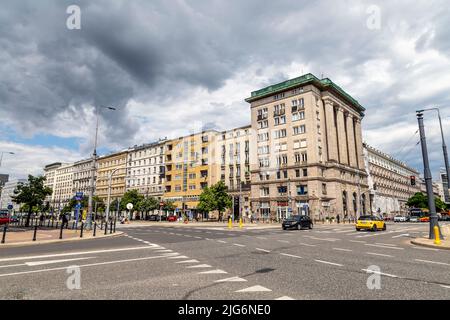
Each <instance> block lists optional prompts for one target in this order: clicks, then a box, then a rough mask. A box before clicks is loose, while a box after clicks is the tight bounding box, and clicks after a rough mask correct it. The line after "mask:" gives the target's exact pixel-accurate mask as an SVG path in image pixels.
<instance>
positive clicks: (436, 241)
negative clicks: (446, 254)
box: [433, 226, 441, 245]
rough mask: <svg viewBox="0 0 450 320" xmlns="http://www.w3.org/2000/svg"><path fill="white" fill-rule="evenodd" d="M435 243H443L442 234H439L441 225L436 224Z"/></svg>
mask: <svg viewBox="0 0 450 320" xmlns="http://www.w3.org/2000/svg"><path fill="white" fill-rule="evenodd" d="M433 229H434V244H436V245H440V244H441V235H440V234H439V227H438V226H434V228H433Z"/></svg>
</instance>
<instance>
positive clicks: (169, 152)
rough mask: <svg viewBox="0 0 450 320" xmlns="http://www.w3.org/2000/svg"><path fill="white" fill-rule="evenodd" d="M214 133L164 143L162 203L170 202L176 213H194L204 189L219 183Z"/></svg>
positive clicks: (202, 133) (209, 132)
mask: <svg viewBox="0 0 450 320" xmlns="http://www.w3.org/2000/svg"><path fill="white" fill-rule="evenodd" d="M217 134H218V132H217V131H215V130H206V131H203V132H200V133H194V134H191V135H189V136H185V137H180V138H177V139H173V140H169V141H167V142H166V152H165V153H166V155H165V159H164V161H165V167H166V169H165V182H164V200H169V201H173V202H174V204H175V206H176V207H177V211H182V212H185V213H187V214H189V213H192V214H195V213H197V210H196V208H197V205H198V201H199V196H200V194H201V193H202V191H203V189H204V188H205V187H207V186H211V185H213V184H215V183H217V182H218V181H219V178H220V177H219V176H218V170H217V169H218V168H217V166H218V164H217V163H216V162H215V159H216V155H215V153H216V150H215V141H216V138H217Z"/></svg>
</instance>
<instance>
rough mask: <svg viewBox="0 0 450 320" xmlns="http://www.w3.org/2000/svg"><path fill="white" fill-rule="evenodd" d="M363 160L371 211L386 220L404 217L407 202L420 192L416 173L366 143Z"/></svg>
mask: <svg viewBox="0 0 450 320" xmlns="http://www.w3.org/2000/svg"><path fill="white" fill-rule="evenodd" d="M364 156H365V162H366V169H367V173H368V183H369V190H370V191H369V194H370V207H371V211H372V212H373V213H380V214H386V215H388V216H393V215H396V214H406V213H407V212H408V207H407V206H406V202H407V201H408V199H409V198H410V197H411V196H413V195H414V194H415V193H417V192H420V191H421V182H420V177H419V172H418V171H417V170H415V169H413V168H410V167H408V166H407V165H406V164H405V163H403V162H401V161H399V160H396V159H394V158H393V157H392V156H390V155H388V154H386V153H384V152H381V151H379V150H377V149H375V148H373V147H371V146H369V145H368V144H366V143H364ZM412 177H413V178H412ZM412 180H414V181H415V182H412ZM413 184H414V185H413Z"/></svg>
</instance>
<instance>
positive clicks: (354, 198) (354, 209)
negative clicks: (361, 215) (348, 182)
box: [352, 192, 358, 213]
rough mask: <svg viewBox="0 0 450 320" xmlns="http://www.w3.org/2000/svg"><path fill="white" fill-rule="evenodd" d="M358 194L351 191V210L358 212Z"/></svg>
mask: <svg viewBox="0 0 450 320" xmlns="http://www.w3.org/2000/svg"><path fill="white" fill-rule="evenodd" d="M357 198H358V196H357V195H356V192H353V199H352V202H353V212H355V213H358V200H357Z"/></svg>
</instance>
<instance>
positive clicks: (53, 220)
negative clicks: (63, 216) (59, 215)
mask: <svg viewBox="0 0 450 320" xmlns="http://www.w3.org/2000/svg"><path fill="white" fill-rule="evenodd" d="M54 222H55V219H53V218H52V228H53V224H54Z"/></svg>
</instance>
